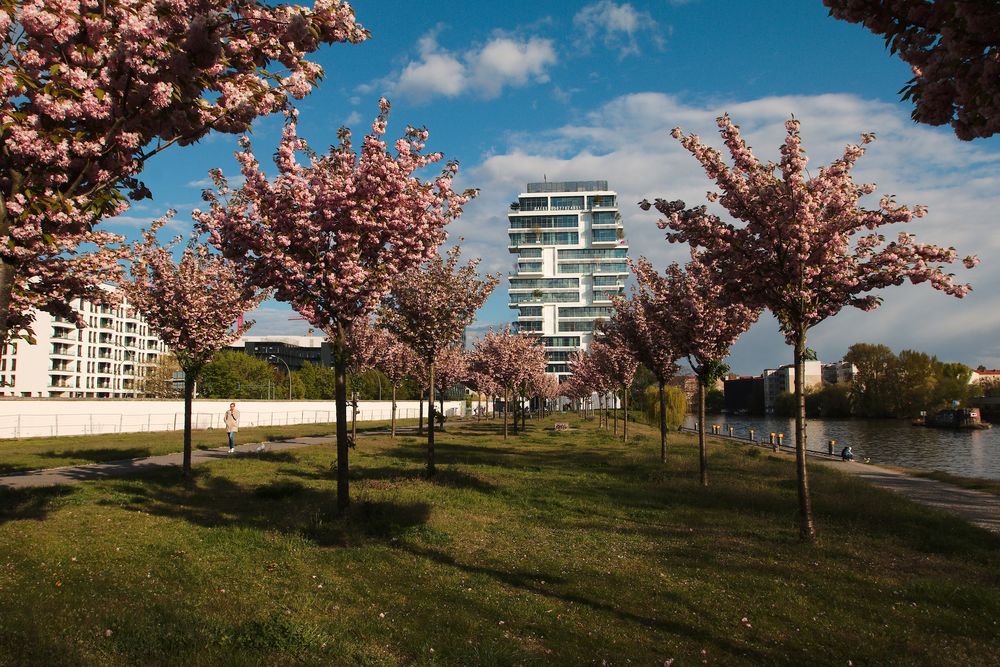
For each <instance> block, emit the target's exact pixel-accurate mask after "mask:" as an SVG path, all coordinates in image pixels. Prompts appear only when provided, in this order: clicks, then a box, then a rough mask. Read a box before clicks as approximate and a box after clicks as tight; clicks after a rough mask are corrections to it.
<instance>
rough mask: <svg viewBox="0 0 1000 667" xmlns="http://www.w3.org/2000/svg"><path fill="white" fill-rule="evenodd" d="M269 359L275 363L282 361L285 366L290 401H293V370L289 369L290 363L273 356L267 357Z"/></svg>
mask: <svg viewBox="0 0 1000 667" xmlns="http://www.w3.org/2000/svg"><path fill="white" fill-rule="evenodd" d="M267 358H268V359H273V360H274V361H280V362H281V363H283V364H284V365H285V372H286V373H288V400H292V369H291V368H289V367H288V362H287V361H285V360H284V359H282V358H281V357H276V356H275V355H273V354H269V355H267Z"/></svg>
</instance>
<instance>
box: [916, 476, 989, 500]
mask: <svg viewBox="0 0 1000 667" xmlns="http://www.w3.org/2000/svg"><path fill="white" fill-rule="evenodd" d="M907 472H909V473H910V474H911V475H914V476H916V477H926V478H928V479H936V480H938V481H939V482H947V483H948V484H954V485H955V486H960V487H962V488H963V489H972V490H973V491H983V492H985V493H992V494H993V495H995V496H1000V479H979V478H977V477H962V476H960V475H952V474H951V473H948V472H941V471H940V470H909V471H907Z"/></svg>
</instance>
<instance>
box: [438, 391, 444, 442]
mask: <svg viewBox="0 0 1000 667" xmlns="http://www.w3.org/2000/svg"><path fill="white" fill-rule="evenodd" d="M438 405H440V406H441V416H442V417H444V392H443V391H442V392H441V394H440V395H439V396H438ZM441 431H442V432H444V422H441Z"/></svg>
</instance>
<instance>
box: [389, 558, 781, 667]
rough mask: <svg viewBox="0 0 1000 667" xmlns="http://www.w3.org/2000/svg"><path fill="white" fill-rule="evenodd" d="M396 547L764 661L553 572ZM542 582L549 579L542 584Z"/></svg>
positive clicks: (703, 629)
mask: <svg viewBox="0 0 1000 667" xmlns="http://www.w3.org/2000/svg"><path fill="white" fill-rule="evenodd" d="M393 547H395V548H397V549H400V550H403V551H407V552H409V553H410V554H412V555H414V556H417V557H420V558H426V559H428V560H431V561H433V562H435V563H437V564H439V565H444V566H447V567H452V568H455V569H458V570H461V571H462V572H465V573H468V574H475V575H481V576H486V577H490V578H491V579H494V580H496V581H498V582H500V583H502V584H504V585H506V586H510V587H512V588H517V589H520V590H522V591H526V592H529V593H533V594H537V595H543V596H546V597H549V598H552V599H556V600H561V601H563V602H567V603H570V604H574V605H581V606H585V607H589V608H590V609H593V610H595V611H599V612H603V613H606V614H609V615H612V616H615V617H617V618H619V619H621V620H623V621H627V622H630V623H635V624H638V625H640V626H642V627H644V628H656V629H658V630H662V631H664V632H668V633H671V634H676V635H680V636H684V637H692V638H695V639H698V640H700V641H702V642H704V643H706V644H710V645H714V646H716V647H719V648H722V649H724V650H726V651H728V652H730V653H731V654H734V655H740V656H743V657H747V658H750V660H751V661H755V662H758V663H760V662H762V661H763V660H764V658H765V656H764V655H763V654H761V653H759V652H757V651H754V650H753V649H751V648H750V647H748V646H747V645H745V644H742V643H737V642H734V641H732V640H731V639H729V638H728V637H727V635H726V634H725V633H718V634H716V633H713V632H711V631H709V628H708V627H707V626H706V625H689V624H686V623H681V622H678V621H675V620H668V619H663V618H655V617H653V616H648V615H645V614H643V613H640V612H637V611H632V610H629V609H625V608H623V607H619V606H616V605H614V604H613V603H608V602H606V601H603V600H596V599H593V598H590V597H588V596H586V595H583V594H581V593H578V592H573V591H566V590H556V588H557V587H559V586H565V585H567V584H568V583H569V582H567V580H566V579H565V578H564V577H561V576H559V575H556V574H554V573H540V572H521V571H516V570H503V569H498V568H495V567H489V566H486V565H480V564H473V563H463V562H460V561H459V560H457V559H456V558H455V557H453V556H451V555H450V554H448V553H445V552H442V551H438V550H436V549H429V548H422V547H418V546H415V545H413V544H412V543H408V542H405V541H401V542H396V543H393ZM542 581H545V582H548V583H545V584H543V583H542ZM670 597H671V598H672V599H673V602H674V603H676V604H678V605H682V606H689V605H688V603H687V602H686V601H685V600H682V599H681V598H680V597H679V596H677V595H676V594H670Z"/></svg>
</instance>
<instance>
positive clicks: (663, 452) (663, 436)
mask: <svg viewBox="0 0 1000 667" xmlns="http://www.w3.org/2000/svg"><path fill="white" fill-rule="evenodd" d="M666 385H667V383H666V382H664V381H663V380H660V463H666V462H667V390H666Z"/></svg>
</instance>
